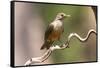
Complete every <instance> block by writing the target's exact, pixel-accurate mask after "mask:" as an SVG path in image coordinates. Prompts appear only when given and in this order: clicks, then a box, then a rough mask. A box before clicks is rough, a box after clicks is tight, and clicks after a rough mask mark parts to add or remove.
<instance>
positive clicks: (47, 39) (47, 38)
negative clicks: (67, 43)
mask: <svg viewBox="0 0 100 68" xmlns="http://www.w3.org/2000/svg"><path fill="white" fill-rule="evenodd" d="M66 17H70V15H66V14H65V13H62V12H61V13H58V14H57V15H56V18H55V19H54V21H53V22H51V23H50V24H49V25H48V27H47V29H46V31H45V35H44V43H43V45H42V47H41V48H40V50H42V49H45V48H46V49H49V48H50V46H51V45H52V44H53V42H54V41H58V40H60V37H61V35H62V34H63V32H64V25H63V20H64V19H65V18H66Z"/></svg>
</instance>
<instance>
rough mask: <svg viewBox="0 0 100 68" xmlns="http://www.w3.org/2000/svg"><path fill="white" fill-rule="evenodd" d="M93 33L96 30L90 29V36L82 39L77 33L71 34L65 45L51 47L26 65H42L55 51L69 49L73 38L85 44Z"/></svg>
mask: <svg viewBox="0 0 100 68" xmlns="http://www.w3.org/2000/svg"><path fill="white" fill-rule="evenodd" d="M91 33H95V34H96V31H95V30H94V29H90V30H89V31H88V34H87V36H86V37H85V38H82V37H80V36H79V35H78V34H77V33H71V34H70V35H69V36H68V39H67V41H66V42H65V43H64V44H63V45H61V46H59V45H55V46H51V47H50V48H49V49H48V50H47V51H46V52H45V53H44V54H43V55H42V56H40V57H36V58H31V59H29V60H28V61H27V62H26V63H25V64H24V65H26V66H27V65H30V64H32V63H41V62H44V61H45V60H46V59H48V57H49V56H50V55H51V53H52V52H53V51H54V50H57V49H58V50H61V49H65V48H69V42H70V40H71V38H72V37H76V38H77V39H79V40H80V41H81V42H84V41H86V40H87V39H88V38H89V36H90V34H91Z"/></svg>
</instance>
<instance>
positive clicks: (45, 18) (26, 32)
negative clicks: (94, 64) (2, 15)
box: [14, 2, 97, 66]
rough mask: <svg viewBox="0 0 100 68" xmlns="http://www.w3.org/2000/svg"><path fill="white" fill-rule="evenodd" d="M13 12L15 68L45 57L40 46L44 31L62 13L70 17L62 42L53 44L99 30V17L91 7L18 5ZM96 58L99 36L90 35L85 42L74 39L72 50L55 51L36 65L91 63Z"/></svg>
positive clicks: (16, 4)
mask: <svg viewBox="0 0 100 68" xmlns="http://www.w3.org/2000/svg"><path fill="white" fill-rule="evenodd" d="M14 11H15V12H14V15H15V22H14V23H15V65H16V66H23V65H24V63H25V62H26V61H27V60H29V59H30V58H32V57H38V56H41V55H42V54H44V52H45V51H46V50H40V47H41V46H42V44H43V42H44V33H45V29H46V27H47V26H48V24H49V23H51V22H52V21H53V20H54V19H55V17H56V15H57V13H59V12H63V13H65V14H68V15H71V17H70V18H66V19H65V20H64V33H63V35H62V38H61V42H59V41H56V42H55V43H54V45H56V44H59V45H60V44H62V43H64V42H65V41H66V39H67V37H68V36H69V34H70V33H73V32H75V33H77V34H79V35H80V36H81V37H83V38H84V37H85V36H86V35H87V33H88V31H89V30H90V29H94V30H96V24H97V23H96V17H95V14H94V12H93V10H92V7H91V6H79V5H78V6H77V5H67V4H66V5H60V4H43V3H27V2H15V6H14ZM95 13H96V12H95ZM96 58H97V56H96V35H95V34H91V35H90V37H89V39H88V40H87V41H86V42H80V41H79V40H78V39H77V38H73V39H71V42H70V48H67V49H64V50H55V51H54V52H53V53H52V54H51V56H50V57H49V58H48V59H47V60H46V61H45V62H43V63H35V64H34V63H33V65H40V64H57V63H72V62H89V61H96Z"/></svg>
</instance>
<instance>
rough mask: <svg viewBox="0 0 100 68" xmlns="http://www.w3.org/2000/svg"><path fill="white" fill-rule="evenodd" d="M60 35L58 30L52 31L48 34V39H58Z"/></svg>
mask: <svg viewBox="0 0 100 68" xmlns="http://www.w3.org/2000/svg"><path fill="white" fill-rule="evenodd" d="M60 35H61V32H60V31H53V32H52V33H51V34H50V35H49V36H48V40H50V41H55V40H59V38H60Z"/></svg>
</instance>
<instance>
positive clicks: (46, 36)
mask: <svg viewBox="0 0 100 68" xmlns="http://www.w3.org/2000/svg"><path fill="white" fill-rule="evenodd" d="M53 29H54V26H53V25H52V24H50V25H49V26H48V27H47V29H46V32H45V40H47V38H48V36H49V35H50V34H51V33H52V31H53Z"/></svg>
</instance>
